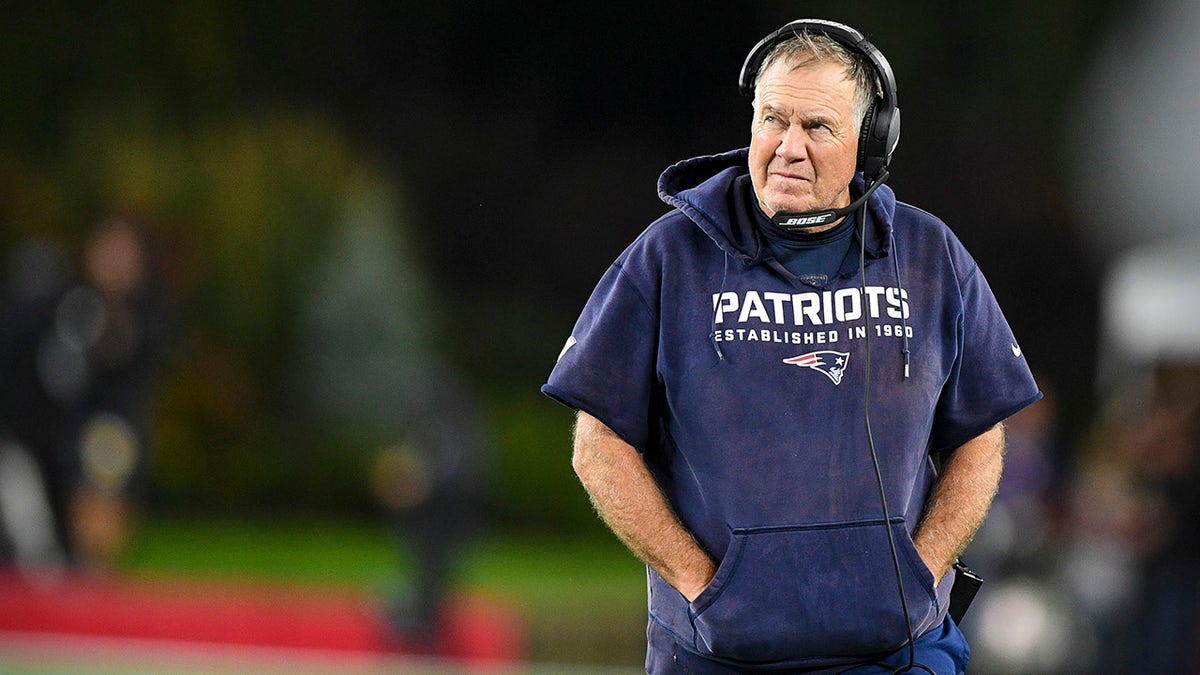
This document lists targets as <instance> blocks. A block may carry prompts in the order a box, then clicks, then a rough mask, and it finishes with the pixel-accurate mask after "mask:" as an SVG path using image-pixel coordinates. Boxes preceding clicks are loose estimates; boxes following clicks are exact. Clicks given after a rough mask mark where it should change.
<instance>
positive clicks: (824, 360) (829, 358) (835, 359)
mask: <svg viewBox="0 0 1200 675" xmlns="http://www.w3.org/2000/svg"><path fill="white" fill-rule="evenodd" d="M849 361H850V353H849V352H835V351H830V350H822V351H819V352H809V353H807V354H801V355H800V356H793V357H792V358H790V359H784V360H783V362H784V363H790V364H792V365H793V366H800V367H801V368H812V369H813V370H819V371H821V372H822V373H825V376H826V377H828V378H829V379H830V380H832V381H833V383H834V384H835V385H838V384H841V383H842V375H843V374H844V373H845V372H846V364H847V363H849Z"/></svg>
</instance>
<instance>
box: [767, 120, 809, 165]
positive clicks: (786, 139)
mask: <svg viewBox="0 0 1200 675" xmlns="http://www.w3.org/2000/svg"><path fill="white" fill-rule="evenodd" d="M775 154H776V155H778V156H779V157H781V158H783V159H786V160H787V161H789V162H798V161H801V160H804V159H806V158H807V157H808V134H806V133H805V132H804V128H803V127H800V126H799V125H795V124H793V125H791V126H789V127H788V128H787V131H784V132H783V137H782V138H780V139H779V147H777V148H775Z"/></svg>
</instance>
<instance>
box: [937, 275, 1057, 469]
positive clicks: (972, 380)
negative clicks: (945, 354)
mask: <svg viewBox="0 0 1200 675" xmlns="http://www.w3.org/2000/svg"><path fill="white" fill-rule="evenodd" d="M961 297H962V313H961V314H960V315H959V317H958V325H957V330H956V339H957V341H958V345H957V347H958V350H957V358H956V359H955V362H954V364H953V366H952V368H951V371H950V376H949V378H948V379H947V381H946V383H945V385H944V386H943V389H942V393H941V396H940V398H939V400H938V406H937V412H936V414H935V419H934V426H933V434H932V438H931V450H932V451H934V452H944V451H949V450H953V449H955V448H957V447H958V446H960V445H962V444H963V443H966V442H967V441H969V440H971V439H972V438H975V437H976V436H978V435H979V434H981V433H983V432H984V431H987V430H988V429H990V428H991V427H992V426H993V425H995V424H997V423H999V422H1001V421H1003V420H1004V419H1006V418H1007V417H1009V416H1010V415H1012V414H1013V413H1015V412H1017V411H1018V410H1020V409H1022V408H1024V407H1025V406H1027V405H1029V404H1031V403H1033V402H1034V401H1037V400H1038V399H1040V398H1041V397H1042V394H1041V392H1040V391H1038V388H1037V384H1036V383H1035V382H1034V379H1033V374H1032V373H1031V372H1030V370H1029V365H1028V363H1027V362H1026V360H1025V354H1024V351H1023V350H1022V348H1021V346H1020V344H1019V343H1018V342H1017V339H1016V337H1014V336H1013V332H1012V329H1011V328H1010V327H1009V325H1008V321H1006V320H1005V318H1004V314H1003V312H1002V311H1001V310H1000V305H999V304H998V303H997V302H996V298H995V296H994V295H993V294H992V290H991V288H990V287H989V286H988V283H987V280H986V279H985V278H984V276H983V273H982V272H981V271H980V270H979V268H978V266H976V265H974V263H973V261H972V262H971V267H970V272H969V274H968V275H967V278H966V279H965V280H964V281H963V282H962V284H961Z"/></svg>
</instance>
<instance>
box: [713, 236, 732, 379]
mask: <svg viewBox="0 0 1200 675" xmlns="http://www.w3.org/2000/svg"><path fill="white" fill-rule="evenodd" d="M724 253H725V265H724V268H723V269H722V271H721V288H720V290H718V291H717V294H716V295H714V296H713V311H712V331H711V332H710V333H709V334H708V340H709V342H710V343H712V347H713V351H715V352H716V353H717V360H718V361H724V360H725V352H723V351H721V341H720V340H718V339H717V307H718V306H719V305H720V303H721V295H722V294H724V293H725V281H726V279H728V278H729V251H724Z"/></svg>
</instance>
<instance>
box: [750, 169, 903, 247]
mask: <svg viewBox="0 0 1200 675" xmlns="http://www.w3.org/2000/svg"><path fill="white" fill-rule="evenodd" d="M879 172H880V173H879V177H878V178H876V179H875V180H874V181H872V182H871V185H869V186H868V187H867V189H866V190H864V191H863V193H862V196H861V197H859V198H858V199H855V200H854V201H852V202H850V205H849V206H843V207H841V208H840V209H824V210H821V211H803V212H796V211H776V212H775V215H773V216H771V222H773V223H775V225H776V226H778V227H781V228H783V229H785V230H788V231H789V232H795V231H797V230H803V229H807V228H810V227H819V226H821V225H828V224H829V223H832V222H833V221H835V220H838V219H839V218H844V217H846V216H848V215H850V214H851V213H853V212H854V211H855V210H857V209H858V208H859V207H860V206H862V205H863V204H864V203H866V201H867V199H868V198H870V196H871V194H872V193H874V192H875V190H877V189H878V188H879V186H880V185H883V183H884V181H886V180H887V179H888V172H887V169H880V170H879Z"/></svg>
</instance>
